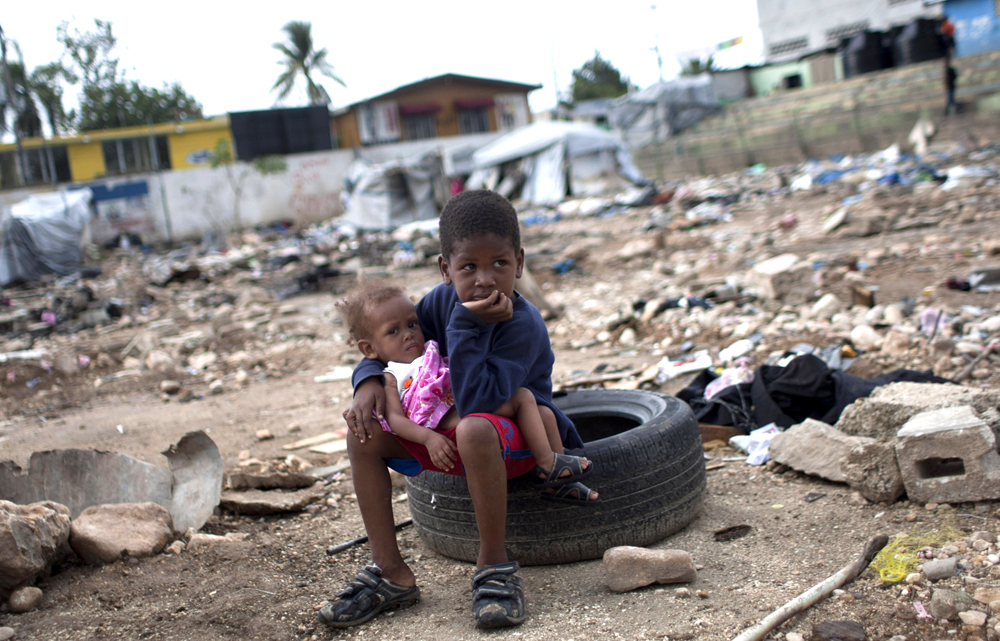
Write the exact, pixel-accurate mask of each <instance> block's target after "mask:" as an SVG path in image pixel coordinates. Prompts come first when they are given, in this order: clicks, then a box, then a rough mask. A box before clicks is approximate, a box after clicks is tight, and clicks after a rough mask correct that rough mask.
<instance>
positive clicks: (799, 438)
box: [768, 418, 872, 483]
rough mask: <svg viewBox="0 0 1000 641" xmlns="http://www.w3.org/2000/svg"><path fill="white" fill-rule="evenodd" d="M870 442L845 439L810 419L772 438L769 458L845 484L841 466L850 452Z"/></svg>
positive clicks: (867, 439) (829, 428)
mask: <svg viewBox="0 0 1000 641" xmlns="http://www.w3.org/2000/svg"><path fill="white" fill-rule="evenodd" d="M870 442H872V439H869V438H864V437H859V436H848V435H847V434H844V433H843V432H840V431H838V430H836V429H834V428H833V427H831V426H829V425H827V424H826V423H824V422H822V421H817V420H814V419H811V418H808V419H806V420H805V422H804V423H799V424H798V425H793V426H791V427H789V428H788V429H787V430H785V431H784V432H781V433H780V434H775V435H774V438H772V439H771V444H770V445H769V446H768V453H769V454H770V455H771V458H772V459H774V460H775V461H777V462H778V463H781V464H782V465H787V466H788V467H790V468H792V469H794V470H798V471H800V472H805V473H806V474H812V475H814V476H819V477H821V478H824V479H826V480H828V481H835V482H837V483H845V482H847V476H846V475H845V474H844V471H843V470H842V469H841V462H842V461H843V460H844V459H846V458H847V455H848V454H849V453H850V452H851V448H853V447H855V446H857V445H863V444H865V443H870Z"/></svg>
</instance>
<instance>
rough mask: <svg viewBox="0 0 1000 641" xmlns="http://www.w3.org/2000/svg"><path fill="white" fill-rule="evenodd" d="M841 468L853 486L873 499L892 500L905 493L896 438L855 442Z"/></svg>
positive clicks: (853, 488)
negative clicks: (898, 463)
mask: <svg viewBox="0 0 1000 641" xmlns="http://www.w3.org/2000/svg"><path fill="white" fill-rule="evenodd" d="M841 467H842V469H843V472H844V476H845V477H846V479H847V484H848V485H850V486H851V489H852V490H855V491H857V492H860V493H861V496H863V497H865V498H866V499H868V500H869V501H874V502H876V503H892V502H893V501H895V500H896V499H898V498H899V497H900V496H902V495H903V491H904V488H903V477H902V475H900V473H899V465H897V464H896V442H895V440H892V441H875V442H873V443H863V444H861V445H855V446H854V447H852V448H851V451H850V452H848V454H847V458H845V459H844V461H843V463H842V465H841Z"/></svg>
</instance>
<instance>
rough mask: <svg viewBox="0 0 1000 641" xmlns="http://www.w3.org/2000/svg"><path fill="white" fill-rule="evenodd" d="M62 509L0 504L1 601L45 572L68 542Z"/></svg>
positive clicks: (49, 505)
mask: <svg viewBox="0 0 1000 641" xmlns="http://www.w3.org/2000/svg"><path fill="white" fill-rule="evenodd" d="M69 531H70V516H69V510H68V509H67V508H66V506H65V505H60V504H59V503H53V502H51V501H41V502H39V503H32V504H30V505H17V504H15V503H11V502H10V501H0V597H6V596H7V595H9V594H10V592H11V590H13V589H14V588H16V587H17V586H19V585H22V584H23V583H26V582H28V581H31V580H33V579H34V578H35V577H37V576H38V575H40V574H42V573H44V572H46V571H47V570H48V569H49V567H51V565H52V563H53V562H54V561H55V560H56V558H57V556H58V555H59V550H60V548H61V547H62V546H63V545H65V543H66V541H67V540H68V539H69Z"/></svg>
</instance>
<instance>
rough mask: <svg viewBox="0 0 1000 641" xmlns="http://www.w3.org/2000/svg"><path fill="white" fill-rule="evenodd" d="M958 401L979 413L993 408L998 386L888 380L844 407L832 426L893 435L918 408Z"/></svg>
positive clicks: (998, 395)
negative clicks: (984, 386)
mask: <svg viewBox="0 0 1000 641" xmlns="http://www.w3.org/2000/svg"><path fill="white" fill-rule="evenodd" d="M959 405H970V406H972V407H973V408H974V409H975V410H976V412H979V413H983V412H986V411H987V410H990V409H993V410H995V409H996V408H997V407H1000V390H997V389H975V388H971V387H963V386H961V385H951V384H948V383H891V384H889V385H883V386H881V387H878V388H876V389H875V391H874V392H872V393H871V395H870V396H868V397H867V398H861V399H858V400H857V401H855V402H854V403H853V404H851V405H848V406H847V407H846V408H844V411H843V413H842V414H841V415H840V419H839V420H838V421H837V423H836V425H834V427H836V428H837V429H838V430H840V431H841V432H844V433H845V434H852V435H855V436H870V437H872V438H892V437H894V436H895V435H896V432H897V431H899V428H901V427H902V426H903V424H904V423H906V421H908V420H910V418H912V417H913V416H916V415H917V414H920V413H921V412H925V411H927V410H936V409H940V408H943V407H956V406H959ZM997 427H1000V426H995V429H996V428H997Z"/></svg>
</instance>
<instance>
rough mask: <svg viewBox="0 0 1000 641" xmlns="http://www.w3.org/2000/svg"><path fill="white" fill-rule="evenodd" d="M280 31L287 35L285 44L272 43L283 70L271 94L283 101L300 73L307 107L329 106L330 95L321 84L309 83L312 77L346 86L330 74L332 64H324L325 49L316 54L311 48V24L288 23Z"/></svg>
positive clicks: (296, 21)
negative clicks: (322, 78)
mask: <svg viewBox="0 0 1000 641" xmlns="http://www.w3.org/2000/svg"><path fill="white" fill-rule="evenodd" d="M281 30H282V31H284V32H285V33H286V34H287V35H288V42H287V43H284V42H276V43H274V48H275V49H277V50H278V51H280V52H281V53H282V54H284V56H285V59H284V60H282V61H281V62H280V63H279V64H281V65H284V67H285V70H284V71H282V72H281V75H280V76H278V80H277V82H275V83H274V86H273V87H271V91H275V90H278V101H279V102H280V101H282V100H284V99H285V98H287V97H288V94H290V93H291V92H292V89H294V88H295V81H296V79H298V75H299V74H300V73H301V74H302V76H303V77H304V78H305V80H306V89H307V93H308V95H309V104H310V105H328V104H330V94H328V93H327V92H326V88H325V87H324V86H323V85H321V84H319V83H318V82H316V81H315V80H313V78H312V74H313V73H321V74H323V75H324V76H327V77H328V78H330V79H332V80H334V81H336V82H338V83H340V85H341V86H344V87H346V86H347V85H346V84H344V81H343V80H341V79H340V78H338V77H337V75H336V74H335V73H334V72H333V65H331V64H330V63H329V62H327V61H326V55H327V50H326V47H323V48H322V49H320V50H318V51H316V50H314V49H313V39H312V23H309V22H303V21H301V20H292V21H291V22H289V23H288V24H286V25H285V26H284V27H282V28H281Z"/></svg>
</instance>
